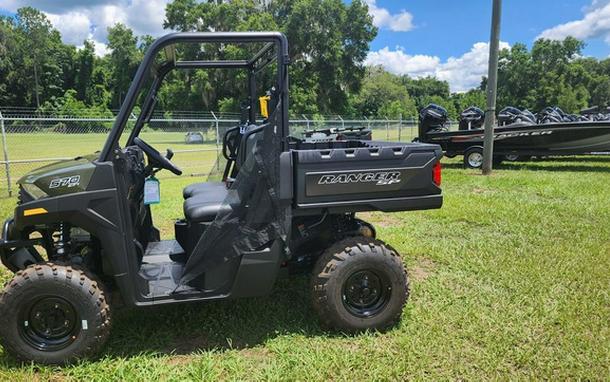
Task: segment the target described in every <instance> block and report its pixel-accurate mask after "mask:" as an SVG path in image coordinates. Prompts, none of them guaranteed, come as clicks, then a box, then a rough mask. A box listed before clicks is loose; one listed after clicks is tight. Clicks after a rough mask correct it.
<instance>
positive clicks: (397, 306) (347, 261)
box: [312, 237, 409, 332]
mask: <svg viewBox="0 0 610 382" xmlns="http://www.w3.org/2000/svg"><path fill="white" fill-rule="evenodd" d="M312 290H313V306H314V309H315V310H316V312H317V313H318V315H319V317H320V321H321V322H322V324H323V325H324V326H326V327H328V328H333V329H338V330H341V331H345V332H357V331H362V330H366V329H373V330H384V329H387V328H389V327H392V326H394V325H395V324H396V323H397V322H398V321H399V320H400V316H401V314H402V309H403V307H404V305H405V303H406V301H407V298H408V295H409V283H408V279H407V273H406V271H405V268H404V266H403V264H402V262H401V260H400V258H399V257H398V254H397V253H396V251H394V250H393V249H392V248H390V247H388V246H387V245H386V244H384V243H383V242H382V241H380V240H374V239H371V238H364V237H354V238H349V239H345V240H342V241H340V242H339V243H337V244H335V245H334V246H332V247H331V248H329V249H328V250H327V251H325V252H324V254H323V255H322V256H321V257H320V259H318V262H317V263H316V266H315V267H314V274H313V278H312Z"/></svg>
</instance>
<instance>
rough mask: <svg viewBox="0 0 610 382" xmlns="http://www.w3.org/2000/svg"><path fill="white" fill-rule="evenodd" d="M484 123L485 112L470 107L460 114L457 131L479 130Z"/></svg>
mask: <svg viewBox="0 0 610 382" xmlns="http://www.w3.org/2000/svg"><path fill="white" fill-rule="evenodd" d="M484 122H485V112H483V110H481V109H479V108H478V107H476V106H470V107H469V108H467V109H466V110H464V111H463V112H462V113H461V114H460V125H459V130H472V129H480V128H481V127H482V126H483V123H484Z"/></svg>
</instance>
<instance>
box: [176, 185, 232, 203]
mask: <svg viewBox="0 0 610 382" xmlns="http://www.w3.org/2000/svg"><path fill="white" fill-rule="evenodd" d="M219 188H220V189H223V188H224V189H226V188H227V185H226V184H225V183H224V182H202V183H193V184H189V185H188V186H186V187H184V190H182V197H183V198H184V199H188V198H190V197H191V196H194V195H199V194H208V193H212V194H213V193H214V192H217V190H218V189H219Z"/></svg>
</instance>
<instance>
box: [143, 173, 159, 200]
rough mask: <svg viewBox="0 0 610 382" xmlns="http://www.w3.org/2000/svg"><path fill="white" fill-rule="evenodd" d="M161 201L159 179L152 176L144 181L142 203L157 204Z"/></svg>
mask: <svg viewBox="0 0 610 382" xmlns="http://www.w3.org/2000/svg"><path fill="white" fill-rule="evenodd" d="M160 202H161V187H160V184H159V180H158V179H157V178H155V177H154V176H153V177H151V178H148V179H146V182H144V204H158V203H160Z"/></svg>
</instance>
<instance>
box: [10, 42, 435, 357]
mask: <svg viewBox="0 0 610 382" xmlns="http://www.w3.org/2000/svg"><path fill="white" fill-rule="evenodd" d="M237 54H248V55H249V58H247V59H235V58H231V57H234V56H235V55H237ZM189 55H190V56H189ZM209 56H211V58H212V59H210V57H209ZM223 56H224V57H223ZM288 64H289V56H288V42H287V40H286V38H285V36H284V35H283V34H281V33H277V32H243V33H237V32H235V33H229V32H227V33H224V32H222V33H220V32H219V33H176V34H170V35H167V36H165V37H162V38H160V39H158V40H156V41H155V42H154V43H153V44H152V45H151V47H150V48H149V49H148V51H147V53H146V55H145V57H144V59H143V62H142V63H141V65H140V66H139V68H138V70H137V72H136V74H135V77H134V80H133V82H132V84H131V87H130V88H129V92H128V93H127V96H126V98H125V101H124V103H123V105H122V107H121V109H120V112H119V114H118V115H117V118H116V121H115V123H114V125H113V127H112V130H111V131H110V132H109V135H108V138H107V140H106V142H105V144H104V146H103V148H102V149H101V151H100V152H98V153H96V154H94V155H91V156H83V157H78V158H74V159H73V160H69V161H65V162H60V163H56V164H52V165H49V166H46V167H43V168H40V169H38V170H35V171H33V172H31V173H29V174H28V175H26V176H25V177H24V178H22V179H21V180H20V181H19V186H20V198H19V203H18V205H17V207H16V208H15V212H14V216H13V217H12V218H11V219H8V220H7V221H6V222H5V223H4V228H3V233H2V241H1V242H0V248H1V251H0V257H1V259H2V263H3V264H4V265H5V266H6V267H7V268H8V269H10V270H11V271H13V272H15V275H14V277H13V279H12V280H11V281H10V282H8V284H7V285H6V287H5V289H4V291H3V292H2V295H1V296H0V337H1V340H2V344H3V346H4V348H5V350H7V351H8V352H10V353H11V354H13V355H14V356H16V357H17V358H19V359H22V360H33V361H36V362H41V363H48V364H63V363H69V362H72V361H74V360H76V359H79V358H84V357H88V356H92V355H94V354H95V353H96V352H97V351H98V350H99V349H100V347H101V346H102V345H103V343H104V340H105V339H106V337H107V336H108V333H109V330H110V325H111V310H112V307H111V305H110V304H111V301H110V298H109V293H113V295H117V296H120V298H121V300H122V301H123V303H124V304H125V305H126V306H134V307H142V306H148V305H156V304H171V303H184V302H194V301H206V300H217V299H228V298H237V297H250V296H261V295H266V294H268V293H270V291H271V290H272V287H273V285H274V283H275V281H276V280H277V279H278V277H281V276H286V275H290V274H296V273H299V272H312V276H311V280H312V281H311V294H312V298H313V307H314V309H315V310H316V311H317V313H319V316H320V318H321V322H322V323H323V324H324V325H325V326H327V327H329V328H334V329H337V330H340V331H345V332H352V331H359V330H366V329H384V328H388V327H390V326H392V325H394V324H395V323H396V322H397V321H398V320H399V318H400V316H401V312H402V308H403V305H404V304H405V302H406V299H407V296H408V282H407V274H406V272H405V269H404V267H403V263H402V261H401V260H400V259H399V257H398V254H397V253H396V251H395V250H394V249H393V248H392V247H391V246H389V245H387V244H384V243H383V242H382V241H380V240H378V239H376V238H375V229H374V227H373V226H372V225H371V224H369V223H366V222H365V221H362V220H360V219H358V218H357V217H356V216H355V213H356V212H358V211H372V210H378V211H385V212H391V211H405V210H421V209H432V208H439V207H441V204H442V193H441V189H440V187H439V186H440V176H441V173H440V171H441V170H440V164H439V160H440V158H441V156H442V153H441V149H440V147H439V146H438V145H432V144H423V143H389V142H376V141H369V140H351V139H337V140H332V141H327V142H308V141H306V140H304V139H301V138H299V137H292V136H290V131H289V126H288ZM193 69H197V70H203V69H205V70H213V71H215V73H220V72H219V70H220V69H233V70H239V71H241V73H242V74H243V76H242V77H241V78H244V79H247V82H246V86H245V91H244V93H246V94H248V97H247V101H245V102H244V103H243V111H244V116H243V118H242V122H241V123H239V124H238V125H237V126H235V127H233V128H230V129H228V130H227V131H226V132H225V134H224V137H223V150H222V155H223V157H224V158H225V159H226V166H225V168H224V173H223V174H222V178H221V179H219V180H217V181H209V182H203V183H194V184H191V185H189V186H188V187H186V188H185V189H184V190H183V194H182V195H171V196H166V195H164V196H165V197H169V198H179V199H180V200H182V199H184V200H183V214H184V215H183V216H184V217H183V218H181V219H179V220H177V221H176V222H175V240H161V239H160V234H159V230H158V229H157V228H155V225H154V220H153V216H152V215H151V208H150V203H152V202H156V201H158V200H156V199H157V198H158V197H159V193H158V186H159V183H158V181H156V178H154V174H155V173H156V172H157V171H160V170H167V171H171V172H172V173H174V174H176V175H180V174H181V170H180V168H178V167H177V166H176V165H175V164H174V163H172V161H171V159H172V156H173V154H172V152H171V151H169V150H168V151H167V154H165V155H163V154H161V153H159V151H157V149H155V148H154V147H152V146H151V145H149V144H148V143H147V142H145V141H144V139H143V138H144V136H145V134H141V132H142V131H143V130H142V129H143V127H145V126H146V125H147V123H148V122H149V120H150V116H151V114H152V110H153V108H154V105H155V100H156V98H157V92H158V90H159V88H160V86H161V83H162V82H163V79H164V78H165V77H166V75H168V73H170V71H172V70H193ZM269 71H271V72H272V73H273V74H272V76H268V75H267V76H266V79H264V78H263V79H262V80H261V79H260V77H261V76H263V77H264V75H263V74H264V73H268V72H269ZM222 73H226V72H225V71H222ZM264 81H267V82H268V84H269V87H267V89H265V90H266V91H263V90H262V89H260V88H261V87H262V86H265V82H264ZM261 84H262V85H261ZM265 87H266V86H265ZM259 95H262V97H258V96H259ZM136 104H138V105H139V106H140V110H141V112H140V114H139V117H138V119H137V121H136V122H135V123H134V124H133V125H128V117H129V116H130V115H131V113H132V110H133V109H134V106H136ZM259 106H260V107H261V114H262V115H259V114H258V112H257V110H258V108H259ZM178 214H182V213H179V212H178V211H176V215H178ZM113 297H114V296H113ZM114 300H115V299H114V298H113V301H114Z"/></svg>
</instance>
